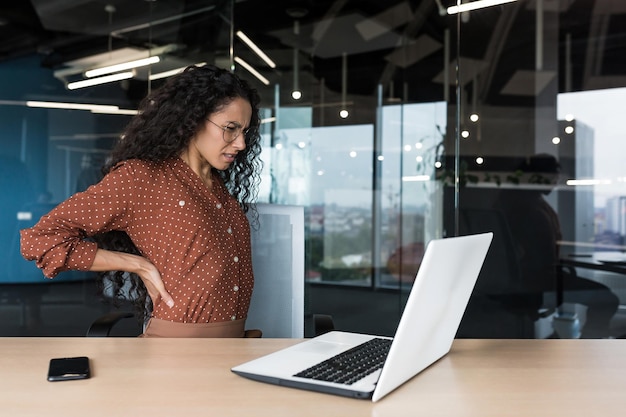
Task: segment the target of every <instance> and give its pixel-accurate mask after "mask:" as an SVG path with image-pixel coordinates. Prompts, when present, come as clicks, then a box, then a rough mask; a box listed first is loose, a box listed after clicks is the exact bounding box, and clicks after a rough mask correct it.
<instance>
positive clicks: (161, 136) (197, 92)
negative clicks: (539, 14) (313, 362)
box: [94, 65, 262, 322]
mask: <svg viewBox="0 0 626 417" xmlns="http://www.w3.org/2000/svg"><path fill="white" fill-rule="evenodd" d="M236 98H243V99H246V100H247V101H248V102H249V103H250V105H251V107H252V117H251V120H250V125H249V130H248V131H247V133H246V137H245V140H246V148H245V150H243V151H240V152H239V153H237V157H236V159H235V161H234V162H233V163H232V164H231V165H230V166H229V167H228V168H227V169H226V170H224V171H218V170H215V169H214V172H216V173H217V174H218V175H219V176H220V177H221V178H222V179H223V181H224V184H225V185H226V188H227V189H228V191H229V192H230V193H231V194H232V195H233V197H235V198H236V199H237V201H238V202H239V204H240V206H241V208H242V209H243V210H244V212H248V211H249V210H252V213H253V218H255V219H256V216H254V215H255V214H256V211H255V206H254V200H255V199H256V197H257V192H258V185H259V182H260V169H261V167H262V162H261V161H260V159H259V158H258V157H259V154H260V153H261V144H260V133H259V127H260V124H261V120H260V118H259V104H260V97H259V95H258V93H257V91H256V90H255V89H254V88H252V87H251V86H250V85H249V84H248V83H247V82H246V81H245V80H242V79H240V78H239V77H237V76H236V75H235V74H233V73H232V72H230V71H228V70H225V69H222V68H218V67H216V66H213V65H206V66H202V67H198V66H190V67H187V68H186V69H185V70H184V71H183V72H181V73H180V74H178V75H176V76H173V77H171V78H170V79H168V80H167V81H166V83H165V84H163V85H162V86H161V87H159V88H158V89H155V90H154V91H153V92H152V93H150V94H148V96H147V97H145V98H144V99H143V100H142V102H141V103H140V105H139V111H138V114H137V115H136V116H134V117H133V119H132V120H131V121H130V123H129V124H128V125H127V126H126V128H125V129H124V131H123V133H122V135H121V136H120V139H119V140H118V141H117V143H116V145H115V146H114V148H113V150H112V151H111V155H110V157H109V158H108V159H107V161H106V163H105V165H104V167H103V168H102V172H103V174H105V175H106V173H108V172H109V171H110V170H111V169H112V168H113V167H115V166H116V164H118V163H119V162H121V161H125V160H129V159H141V160H146V161H153V162H158V161H164V160H166V159H169V158H172V157H177V156H179V155H180V154H181V152H182V151H183V150H185V149H187V147H188V145H189V143H190V141H191V139H192V138H193V137H194V135H195V134H196V133H197V132H198V131H199V130H200V129H201V127H202V126H203V125H204V123H205V120H206V118H207V116H208V115H210V114H212V113H215V112H216V111H219V110H220V109H221V108H222V107H224V106H226V105H228V104H229V103H230V102H231V101H232V100H234V99H236ZM94 240H95V241H96V242H98V246H99V247H101V248H103V249H108V250H115V251H122V252H127V253H133V254H137V255H140V252H139V250H138V249H137V247H136V246H135V245H134V244H133V242H132V240H131V239H130V238H129V236H128V235H127V234H126V233H125V232H121V231H112V232H108V233H103V234H100V235H97V236H94ZM99 284H100V289H101V292H106V294H107V295H109V296H112V299H113V300H114V301H119V300H122V299H128V300H129V301H130V302H131V303H132V304H133V305H134V307H135V309H136V312H137V313H138V318H139V320H140V321H142V322H143V321H144V320H145V319H146V318H147V317H148V316H149V314H150V312H151V309H152V303H151V301H150V298H149V296H148V292H147V290H146V288H145V286H144V284H143V282H142V281H141V279H140V278H139V276H137V275H136V274H130V273H127V272H124V271H109V272H104V273H101V274H100V280H99Z"/></svg>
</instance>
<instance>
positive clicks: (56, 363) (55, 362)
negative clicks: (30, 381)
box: [48, 356, 91, 381]
mask: <svg viewBox="0 0 626 417" xmlns="http://www.w3.org/2000/svg"><path fill="white" fill-rule="evenodd" d="M90 376H91V371H90V369H89V358H88V357H87V356H77V357H73V358H54V359H50V367H49V368H48V381H70V380H74V379H87V378H89V377H90Z"/></svg>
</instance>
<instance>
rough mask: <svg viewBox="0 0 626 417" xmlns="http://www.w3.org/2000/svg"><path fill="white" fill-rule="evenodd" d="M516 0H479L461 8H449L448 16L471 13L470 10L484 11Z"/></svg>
mask: <svg viewBox="0 0 626 417" xmlns="http://www.w3.org/2000/svg"><path fill="white" fill-rule="evenodd" d="M514 1H516V0H477V1H473V2H471V3H464V4H461V5H459V6H452V7H448V9H447V12H448V14H456V13H463V12H469V11H470V10H476V9H482V8H483V7H490V6H497V5H499V4H504V3H512V2H514Z"/></svg>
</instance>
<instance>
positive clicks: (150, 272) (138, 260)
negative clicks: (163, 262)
mask: <svg viewBox="0 0 626 417" xmlns="http://www.w3.org/2000/svg"><path fill="white" fill-rule="evenodd" d="M91 270H92V271H99V272H102V271H126V272H131V273H135V274H137V275H138V276H139V278H141V280H142V281H143V284H144V285H145V286H146V290H148V295H149V296H150V298H151V299H152V305H153V306H156V305H157V304H158V302H159V299H160V300H162V301H163V302H164V303H165V304H167V306H168V307H170V308H172V307H174V299H173V298H172V296H171V295H170V294H169V293H168V292H167V290H166V289H165V284H164V283H163V279H162V278H161V273H160V272H159V271H158V269H157V268H156V266H154V264H153V263H152V262H150V261H149V260H148V259H146V258H144V257H143V256H139V255H133V254H130V253H125V252H116V251H110V250H106V249H98V250H97V251H96V257H95V259H94V262H93V264H92V266H91Z"/></svg>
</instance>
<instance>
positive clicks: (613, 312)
mask: <svg viewBox="0 0 626 417" xmlns="http://www.w3.org/2000/svg"><path fill="white" fill-rule="evenodd" d="M458 3H463V4H464V3H467V4H474V3H476V4H480V3H481V2H480V1H478V0H474V1H472V2H458ZM456 5H457V1H456V0H437V1H430V0H428V1H425V0H424V1H415V2H407V1H400V0H394V1H387V2H369V3H368V2H359V1H315V2H312V1H293V0H290V1H276V2H252V1H238V2H235V1H232V0H225V1H219V0H215V1H211V0H200V1H198V0H195V1H169V0H158V1H146V2H122V1H111V2H108V3H107V4H103V3H101V2H97V1H85V2H80V4H77V3H76V2H71V1H59V2H54V3H50V2H45V1H41V0H32V1H30V2H20V4H19V5H16V6H12V8H8V7H5V6H2V7H0V35H2V36H0V39H3V40H2V41H0V75H1V77H0V138H1V140H2V147H1V148H0V158H1V159H2V164H0V170H1V171H2V173H1V175H0V190H2V194H3V195H4V196H5V198H3V199H2V203H1V204H2V208H1V210H0V213H1V214H0V215H1V216H2V217H1V219H0V249H3V251H4V253H6V254H7V262H6V266H5V268H1V269H0V317H1V318H0V335H82V334H84V333H85V331H86V329H87V327H88V325H89V323H90V322H91V321H92V320H93V319H95V318H96V317H98V316H99V315H100V314H102V313H105V312H108V311H110V310H111V309H115V307H113V306H112V305H111V304H108V303H102V302H101V301H100V300H99V298H98V296H97V295H96V293H97V291H96V288H95V285H94V279H93V276H92V274H86V273H77V272H66V273H63V274H61V276H59V277H58V278H56V279H55V280H53V281H49V280H46V279H45V278H43V276H42V275H41V273H40V272H39V270H37V269H36V268H35V266H34V265H33V264H32V263H28V262H26V261H24V260H23V259H22V258H21V256H20V255H19V247H18V240H17V232H18V230H19V229H20V228H23V227H27V226H28V225H30V224H33V223H34V222H35V221H37V219H38V218H39V217H40V216H41V215H42V214H44V213H45V212H47V210H49V209H50V208H51V207H53V206H54V205H55V204H56V203H58V202H59V201H62V200H63V199H65V198H67V197H68V196H69V195H71V194H72V193H74V192H76V191H79V190H83V189H85V188H86V187H87V186H88V185H89V184H92V183H94V182H95V181H98V180H99V178H100V172H99V168H100V165H101V163H102V160H103V158H105V157H106V155H107V152H108V150H109V149H110V147H111V145H112V143H113V141H115V140H116V138H117V137H118V135H119V132H120V131H121V130H122V128H123V126H124V125H125V124H126V123H127V122H128V121H129V120H130V117H131V116H132V115H133V114H134V113H135V111H136V108H137V104H138V102H139V100H141V98H143V97H144V96H145V95H146V93H147V92H148V91H150V90H151V89H153V88H157V87H158V86H159V85H161V84H162V83H163V80H165V79H166V78H167V77H168V76H169V75H171V74H172V73H175V72H176V71H178V70H180V68H182V67H184V66H186V65H189V64H199V65H203V64H204V63H211V64H216V65H218V66H221V67H223V68H229V69H231V70H233V71H234V72H235V73H237V74H238V75H240V76H241V77H242V78H245V79H246V80H248V81H249V82H250V83H252V85H254V86H255V87H256V88H257V89H258V90H259V92H260V94H261V97H262V107H263V108H262V114H261V116H262V119H263V124H262V128H261V133H262V137H263V139H262V140H263V153H262V159H263V162H264V166H263V173H262V178H263V182H262V184H261V192H260V195H259V202H261V203H271V204H283V205H295V206H301V207H303V208H304V213H305V242H306V245H305V246H306V248H305V317H304V318H303V320H305V324H306V327H305V330H306V334H307V335H310V332H311V328H310V325H309V322H308V320H309V318H310V317H311V315H313V314H317V313H320V314H331V315H332V316H333V318H334V321H335V325H336V327H338V328H341V329H345V330H351V331H367V332H372V333H378V334H389V335H391V334H393V332H394V330H395V326H396V325H397V322H398V319H399V317H400V314H401V312H402V309H403V306H404V301H405V297H406V295H407V293H408V291H409V289H410V288H411V286H412V283H413V279H414V277H415V274H416V272H417V269H418V268H419V265H420V262H421V257H422V255H423V252H424V249H425V246H426V245H427V244H428V242H429V241H430V240H431V239H434V238H440V237H449V236H454V235H458V234H467V233H475V232H481V231H487V230H489V231H494V233H496V239H495V240H494V244H493V245H492V249H491V250H490V253H489V255H488V258H487V260H486V262H485V265H484V268H483V271H482V272H481V276H480V277H479V280H478V283H477V286H476V289H475V291H474V294H473V296H472V299H471V301H470V304H469V306H468V310H467V313H466V316H465V318H464V320H463V323H462V325H461V328H460V331H459V336H460V337H538V338H543V337H564V338H565V337H617V336H620V335H622V334H626V324H624V323H626V321H624V317H623V311H622V309H621V307H620V306H621V304H622V302H623V300H624V297H626V293H625V292H624V291H625V288H626V287H625V285H624V282H626V281H624V274H625V273H626V269H624V268H623V265H626V259H622V257H623V251H624V248H625V247H624V242H623V236H624V233H625V229H626V226H624V224H625V222H626V221H624V220H623V217H624V216H623V212H624V207H623V201H624V196H623V193H624V182H625V181H624V178H626V174H625V173H624V172H623V169H622V165H623V164H620V159H619V157H620V155H621V153H620V145H619V143H620V138H621V134H620V131H619V127H618V126H619V125H618V123H619V120H620V113H619V111H620V109H621V108H622V107H623V104H624V102H625V97H624V92H623V90H624V87H625V86H626V78H625V73H626V67H625V65H624V64H623V62H622V61H623V60H622V59H621V57H622V56H623V52H624V51H625V48H626V37H625V32H624V30H623V28H624V25H623V24H622V23H623V21H624V19H625V16H626V7H624V6H621V5H620V4H618V2H605V1H600V0H597V1H593V0H590V1H573V0H571V1H559V2H554V1H548V0H537V1H527V0H517V1H513V2H509V3H506V4H501V5H497V6H491V7H486V8H481V9H476V10H472V11H469V12H468V11H466V12H462V13H453V10H448V8H449V7H451V6H456ZM450 12H452V13H450ZM260 16H271V18H260ZM24 22H29V24H24ZM139 58H142V59H143V58H146V59H151V60H153V61H155V60H156V59H158V62H152V63H151V64H147V65H144V66H140V67H135V68H131V69H116V70H114V71H113V72H111V73H107V74H101V75H95V76H94V75H93V74H92V73H88V72H87V71H88V70H94V69H99V68H101V67H105V66H108V65H109V64H117V63H121V62H128V61H133V60H136V59H139ZM124 73H126V74H125V75H122V74H124ZM112 74H113V75H116V76H120V77H122V78H120V79H118V80H117V81H111V82H108V83H103V84H97V85H93V86H84V85H83V86H81V84H80V83H81V82H83V81H88V80H92V79H100V78H101V77H104V76H108V75H112ZM123 77H127V78H123ZM75 82H79V84H74V83H75ZM59 103H62V104H74V105H76V104H79V105H81V106H78V107H81V109H78V108H77V107H76V106H75V107H74V108H73V109H68V108H59V107H60V104H59ZM84 105H89V106H90V107H84ZM125 307H126V306H125V305H124V304H122V306H121V307H120V308H125ZM128 322H129V323H128V324H126V325H125V324H122V323H120V325H119V326H120V327H119V334H136V333H137V328H136V326H135V324H133V323H132V320H130V321H128Z"/></svg>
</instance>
